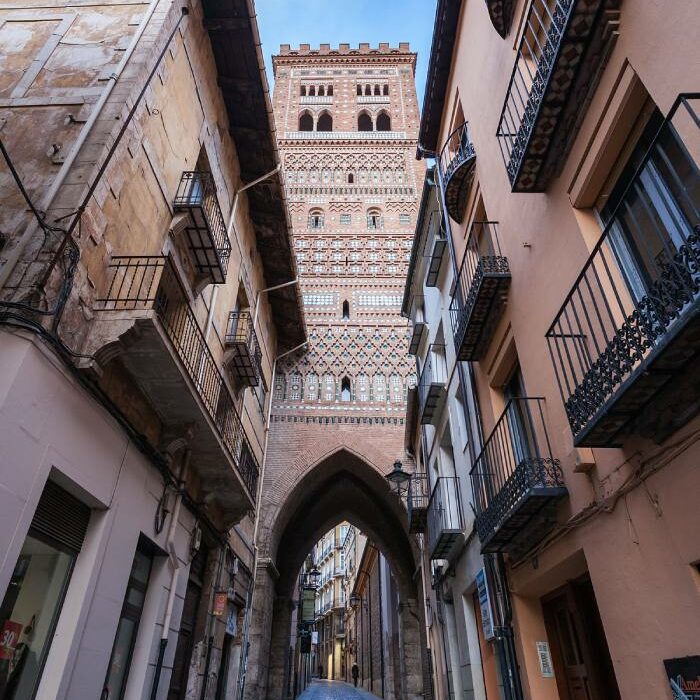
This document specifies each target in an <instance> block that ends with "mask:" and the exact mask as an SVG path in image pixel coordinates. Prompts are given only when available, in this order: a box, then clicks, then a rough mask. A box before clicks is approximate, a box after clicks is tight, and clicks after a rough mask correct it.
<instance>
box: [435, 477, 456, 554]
mask: <svg viewBox="0 0 700 700" xmlns="http://www.w3.org/2000/svg"><path fill="white" fill-rule="evenodd" d="M463 531H464V515H463V513H462V498H461V496H460V489H459V478H458V477H456V476H441V477H439V478H438V479H437V480H436V482H435V486H434V488H433V492H432V493H431V494H430V500H429V501H428V548H429V551H430V552H431V558H432V559H439V558H443V557H442V555H446V554H447V553H448V552H449V549H450V548H451V546H452V544H453V543H454V541H455V540H456V539H457V538H458V537H459V536H461V535H462V533H463Z"/></svg>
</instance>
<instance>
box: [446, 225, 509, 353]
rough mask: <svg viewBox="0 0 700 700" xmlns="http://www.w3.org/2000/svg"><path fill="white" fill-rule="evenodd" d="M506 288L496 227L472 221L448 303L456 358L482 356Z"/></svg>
mask: <svg viewBox="0 0 700 700" xmlns="http://www.w3.org/2000/svg"><path fill="white" fill-rule="evenodd" d="M509 287H510V268H509V267H508V259H507V258H505V257H503V255H501V246H500V243H499V241H498V224H497V223H496V222H493V221H479V222H474V224H473V225H472V229H471V231H470V233H469V238H468V239H467V247H466V250H465V251H464V257H463V258H462V263H461V265H460V266H459V274H458V276H457V285H456V288H455V293H454V296H453V297H452V302H451V303H450V319H451V321H452V333H453V335H454V340H455V349H456V352H457V357H458V359H460V360H480V359H481V358H482V357H483V355H484V353H485V352H486V350H487V348H488V345H489V343H490V341H491V338H492V336H493V332H494V330H495V328H496V325H497V323H498V321H499V319H500V318H501V315H502V313H503V308H504V306H505V304H506V300H507V298H508V288H509Z"/></svg>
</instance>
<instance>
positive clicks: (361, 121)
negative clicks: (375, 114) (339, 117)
mask: <svg viewBox="0 0 700 700" xmlns="http://www.w3.org/2000/svg"><path fill="white" fill-rule="evenodd" d="M357 130H358V131H372V130H373V125H372V117H370V116H369V114H368V113H367V112H360V114H359V115H358V116H357Z"/></svg>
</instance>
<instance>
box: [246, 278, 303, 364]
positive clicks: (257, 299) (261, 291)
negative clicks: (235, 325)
mask: <svg viewBox="0 0 700 700" xmlns="http://www.w3.org/2000/svg"><path fill="white" fill-rule="evenodd" d="M294 284H299V278H298V277H295V278H294V279H293V280H290V281H289V282H282V284H276V285H275V286H274V287H265V289H259V290H258V292H257V294H256V295H255V312H254V313H253V330H255V325H256V323H257V321H258V311H259V310H260V295H261V294H267V293H268V292H274V291H276V290H277V289H283V288H284V287H291V286H292V285H294ZM290 352H291V351H290ZM285 354H288V353H285Z"/></svg>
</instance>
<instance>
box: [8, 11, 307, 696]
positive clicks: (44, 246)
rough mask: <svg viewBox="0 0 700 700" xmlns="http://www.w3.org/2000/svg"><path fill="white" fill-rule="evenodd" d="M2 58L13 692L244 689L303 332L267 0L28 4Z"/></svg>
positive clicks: (14, 17)
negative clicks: (266, 480)
mask: <svg viewBox="0 0 700 700" xmlns="http://www.w3.org/2000/svg"><path fill="white" fill-rule="evenodd" d="M234 47H235V48H234ZM238 50H242V51H244V52H246V54H247V57H246V58H245V59H244V57H243V55H242V54H239V53H237V51H238ZM0 54H1V55H2V57H3V58H2V78H1V81H0V82H1V85H2V87H1V88H0V100H1V102H0V111H1V112H2V130H1V134H0V139H1V142H2V161H1V164H0V172H1V175H0V197H1V198H2V202H3V206H2V211H1V212H0V232H1V234H0V244H1V246H2V249H1V250H0V387H1V388H0V444H1V445H2V449H1V450H0V482H1V483H2V489H1V491H2V495H1V496H0V501H1V506H0V511H1V512H2V518H3V522H4V523H5V525H4V527H3V536H2V537H1V538H0V553H1V556H0V559H1V561H2V564H1V565H0V595H2V604H1V605H0V625H2V629H3V639H4V641H3V648H2V652H1V653H0V695H2V697H5V698H10V697H12V698H20V697H21V698H66V699H68V698H70V700H81V699H83V698H85V699H87V698H91V699H94V698H104V699H106V698H109V700H115V699H116V698H133V699H136V698H144V697H152V698H168V699H172V700H175V699H177V698H182V699H184V698H194V697H197V698H208V699H211V700H213V699H214V698H216V699H217V700H223V699H224V698H226V699H227V700H232V699H233V698H236V697H238V696H239V687H240V686H241V682H240V681H242V676H243V672H244V669H245V654H244V649H245V641H246V637H247V631H248V628H249V625H248V622H249V616H248V611H249V608H250V597H251V594H252V581H253V576H252V574H253V572H254V571H255V553H254V547H253V542H254V527H255V525H254V520H253V514H254V513H255V512H256V511H257V509H258V495H259V486H260V474H259V472H260V465H261V464H262V463H263V456H264V446H265V442H266V433H267V420H266V419H267V410H268V406H269V392H268V389H269V388H270V386H271V383H272V372H273V365H274V358H275V357H276V356H277V355H278V354H280V353H282V352H284V351H286V350H288V349H290V348H292V347H295V346H297V345H299V344H300V343H301V342H303V341H304V339H305V323H304V316H303V309H302V306H301V297H300V294H299V291H298V289H297V288H296V287H294V286H292V287H289V286H287V287H284V288H279V289H275V290H270V291H268V288H269V287H276V286H277V285H280V284H283V283H286V282H288V281H289V280H290V279H294V278H295V276H296V263H295V259H294V256H293V249H292V242H291V235H290V227H289V219H288V212H287V205H286V199H285V192H284V189H283V186H282V181H281V178H280V176H279V174H278V168H277V166H278V163H279V157H278V151H277V144H276V138H275V125H274V123H273V121H272V118H271V104H270V101H269V97H268V96H267V83H266V79H265V74H264V64H263V60H262V55H261V53H260V51H259V37H258V32H257V25H256V22H255V18H254V12H253V10H252V6H251V4H250V3H246V2H234V3H230V4H227V5H226V6H225V7H224V6H222V5H221V4H219V3H216V2H208V1H206V0H205V2H201V3H200V2H195V3H191V4H188V5H187V7H185V8H184V9H183V8H182V7H181V6H180V4H177V3H175V4H174V3H171V2H168V1H163V0H161V1H159V0H153V2H143V3H135V4H128V5H124V4H123V3H117V2H107V1H106V2H102V3H94V4H91V5H85V4H84V3H70V2H66V3H61V4H60V6H59V5H56V4H54V5H53V6H52V7H51V8H49V7H48V6H41V7H39V6H37V5H35V4H33V3H27V4H26V6H23V5H22V3H16V4H14V5H13V6H12V8H11V9H10V8H8V7H4V8H3V9H2V10H0ZM251 57H252V58H251ZM241 104H245V105H246V108H245V109H241Z"/></svg>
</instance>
